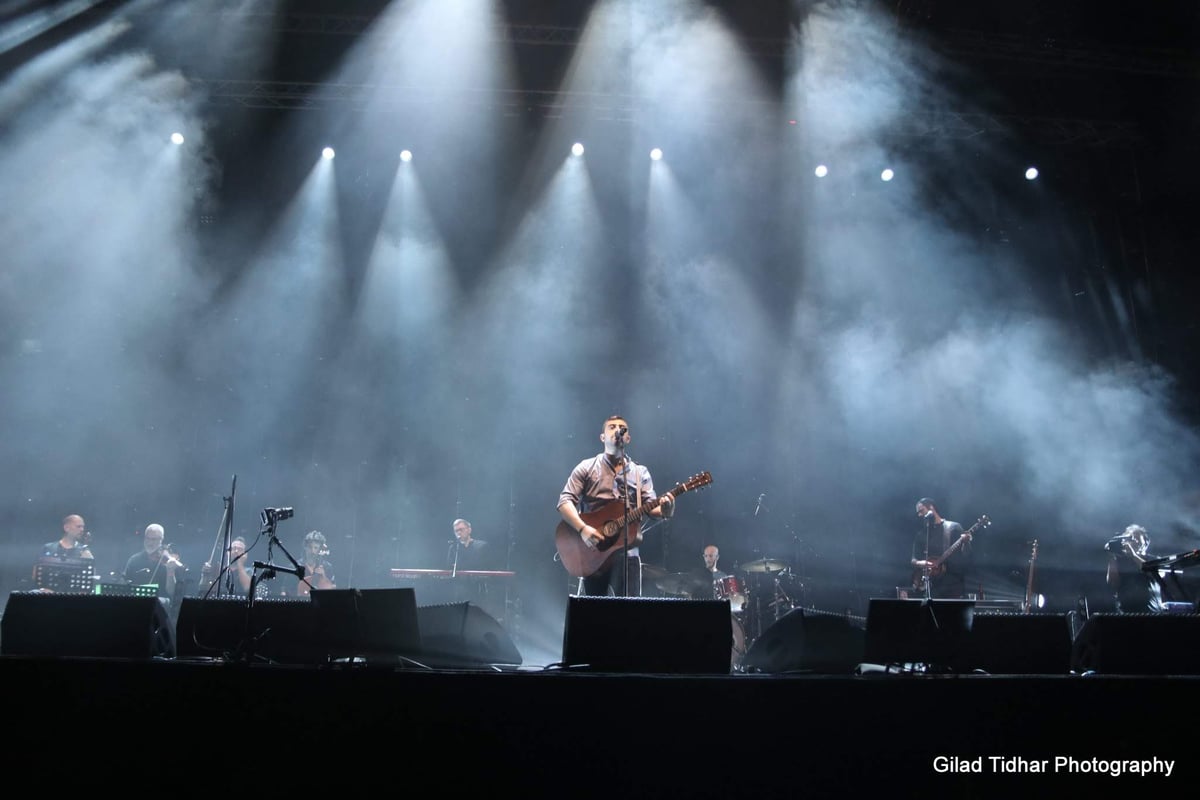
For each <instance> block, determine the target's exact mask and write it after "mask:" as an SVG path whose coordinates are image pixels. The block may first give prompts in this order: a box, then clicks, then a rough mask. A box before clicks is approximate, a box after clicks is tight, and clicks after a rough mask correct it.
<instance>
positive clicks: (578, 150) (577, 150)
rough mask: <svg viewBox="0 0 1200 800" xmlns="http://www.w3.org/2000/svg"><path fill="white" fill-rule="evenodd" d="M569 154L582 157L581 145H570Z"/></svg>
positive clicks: (577, 143)
mask: <svg viewBox="0 0 1200 800" xmlns="http://www.w3.org/2000/svg"><path fill="white" fill-rule="evenodd" d="M571 154H572V155H576V156H581V155H583V145H581V144H580V143H579V142H576V143H575V144H573V145H571Z"/></svg>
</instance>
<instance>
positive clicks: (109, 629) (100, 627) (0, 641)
mask: <svg viewBox="0 0 1200 800" xmlns="http://www.w3.org/2000/svg"><path fill="white" fill-rule="evenodd" d="M0 653H2V654H4V655H23V656H65V657H70V656H79V657H86V658H131V659H140V658H172V657H174V656H175V637H174V630H173V629H172V626H171V620H170V617H169V616H168V615H167V610H166V607H165V606H163V604H162V603H160V602H159V600H158V598H156V597H120V596H112V595H91V594H44V593H41V592H13V593H12V594H10V595H9V597H8V603H7V604H6V606H5V608H4V619H3V621H2V622H0Z"/></svg>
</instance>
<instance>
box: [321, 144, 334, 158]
mask: <svg viewBox="0 0 1200 800" xmlns="http://www.w3.org/2000/svg"><path fill="white" fill-rule="evenodd" d="M333 156H334V153H333V148H332V147H326V148H325V149H324V150H322V151H321V158H323V159H325V160H326V161H328V160H330V159H331V158H333Z"/></svg>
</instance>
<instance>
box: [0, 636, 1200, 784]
mask: <svg viewBox="0 0 1200 800" xmlns="http://www.w3.org/2000/svg"><path fill="white" fill-rule="evenodd" d="M0 687H2V688H0V693H2V694H0V697H2V698H3V704H4V705H3V708H4V709H5V716H6V720H5V722H6V727H7V728H8V730H9V731H10V734H11V735H10V736H9V737H8V738H9V743H8V745H7V746H6V749H7V750H8V755H9V757H10V758H9V760H8V763H9V764H10V765H13V766H19V768H20V769H21V770H22V771H24V770H26V769H34V770H37V771H38V774H41V775H43V776H45V775H49V774H53V775H54V776H55V780H56V781H58V782H61V784H62V785H66V784H74V782H75V781H79V780H82V781H83V785H96V782H97V781H100V780H101V777H102V776H103V775H109V776H116V775H119V774H121V773H122V772H128V771H129V770H131V769H133V770H134V771H136V769H135V766H136V765H137V764H138V763H143V764H144V765H145V767H146V768H147V772H146V783H145V785H150V784H151V783H152V782H153V780H154V778H153V774H154V772H155V771H156V770H158V769H160V768H161V769H162V770H170V771H171V772H172V773H173V774H177V775H180V776H181V778H182V779H183V780H187V776H189V775H191V774H193V772H194V770H198V769H202V768H205V767H206V765H207V766H208V767H213V766H215V765H216V764H217V763H220V764H221V765H222V766H220V767H219V774H220V775H221V779H220V780H218V781H217V782H216V783H208V784H207V786H208V787H209V788H210V789H212V790H217V791H224V790H226V789H225V788H219V787H224V786H228V788H229V789H231V790H232V789H233V788H234V786H240V787H241V789H240V790H249V789H251V787H252V784H253V782H254V781H264V783H263V784H262V785H263V786H264V791H265V792H267V793H268V794H271V795H274V794H278V793H280V792H282V791H289V792H290V791H291V789H289V787H290V786H293V782H294V781H302V780H304V778H303V776H306V775H310V771H311V770H315V774H312V775H310V777H311V781H312V783H311V784H309V783H299V784H296V785H295V787H294V788H299V789H300V790H303V791H307V790H305V789H304V787H305V786H312V787H313V789H314V790H315V787H316V786H317V785H318V784H320V785H321V786H324V787H328V789H340V790H346V789H354V790H356V791H375V790H377V789H378V790H379V791H389V792H391V791H402V792H404V793H408V792H410V791H421V790H424V789H430V790H437V791H442V790H448V791H452V792H453V793H455V794H458V793H460V792H464V791H476V790H482V791H491V792H496V793H500V794H511V793H513V792H517V793H519V794H520V795H522V796H535V797H540V796H549V795H554V796H568V797H577V796H592V795H594V794H605V795H606V796H612V793H613V792H616V793H617V794H619V795H623V796H633V797H650V796H653V797H668V796H669V797H677V796H690V797H744V796H753V797H791V798H800V797H845V796H863V795H865V794H868V793H871V792H875V791H878V792H880V793H881V794H880V796H887V797H897V796H900V797H905V796H922V797H927V796H929V795H930V794H933V795H936V796H939V797H987V796H1001V795H1003V796H1011V794H1009V793H1010V792H1011V791H1014V790H1030V791H1036V792H1038V795H1035V796H1040V794H1041V793H1044V792H1045V793H1048V792H1050V791H1051V790H1055V789H1063V788H1065V789H1068V790H1069V791H1071V792H1072V793H1074V792H1075V791H1081V790H1083V789H1084V787H1085V786H1086V787H1088V790H1089V791H1090V789H1091V786H1092V785H1093V784H1094V785H1095V786H1102V787H1107V788H1110V789H1111V788H1118V787H1119V788H1121V789H1129V788H1133V787H1134V786H1136V787H1138V790H1139V791H1142V790H1153V791H1164V790H1166V791H1187V790H1188V789H1190V787H1191V786H1193V785H1194V781H1195V780H1196V778H1198V777H1200V766H1198V765H1197V764H1196V762H1195V752H1196V744H1195V741H1196V740H1195V734H1196V732H1197V731H1196V720H1197V715H1196V712H1197V711H1198V710H1200V678H1197V677H1194V676H1178V677H1173V676H1101V675H1092V676H1072V675H1046V676H1036V675H1021V676H1003V675H919V674H895V673H891V674H866V675H850V676H835V675H811V674H810V675H728V676H696V675H678V674H630V673H586V672H569V671H562V670H544V669H531V668H527V667H523V668H510V669H503V670H493V669H486V668H478V669H440V670H430V669H419V668H412V667H408V668H399V667H383V666H376V665H370V664H361V663H340V664H334V665H326V666H282V665H268V664H239V663H225V662H220V661H185V660H155V659H146V660H122V659H84V658H38V657H22V656H5V657H2V658H0ZM80 754H86V760H87V762H88V765H89V766H88V768H87V770H86V771H85V772H84V773H78V772H77V771H76V770H75V769H74V766H73V763H74V761H75V760H76V759H77V758H78V757H79V756H80ZM1056 759H1059V760H1061V763H1060V762H1056ZM1155 759H1157V761H1155ZM1127 762H1129V763H1127ZM1168 762H1170V767H1169V768H1170V769H1171V774H1170V776H1167V775H1166V774H1165V770H1166V769H1167V768H1168V767H1167V763H1168ZM1130 763H1137V764H1139V765H1143V766H1142V768H1155V769H1157V770H1159V772H1157V773H1155V774H1151V775H1141V774H1128V770H1129V769H1130ZM1114 765H1119V768H1120V769H1122V770H1125V771H1126V773H1127V774H1124V775H1123V776H1121V777H1113V776H1112V775H1111V774H1110V773H1111V771H1112V769H1114V768H1117V767H1115V766H1114ZM64 767H68V768H67V769H64ZM1039 767H1040V768H1041V771H1037V770H1038V768H1039ZM1098 769H1102V770H1105V771H1104V772H1100V773H1098V772H1096V770H1098ZM974 770H978V771H974ZM47 771H49V772H47ZM268 775H270V776H273V777H271V778H268V777H266V776H268ZM210 777H215V776H210ZM226 780H232V781H234V783H233V784H232V785H229V784H225V783H224V782H225V781H226ZM437 787H441V788H437ZM127 788H128V787H127Z"/></svg>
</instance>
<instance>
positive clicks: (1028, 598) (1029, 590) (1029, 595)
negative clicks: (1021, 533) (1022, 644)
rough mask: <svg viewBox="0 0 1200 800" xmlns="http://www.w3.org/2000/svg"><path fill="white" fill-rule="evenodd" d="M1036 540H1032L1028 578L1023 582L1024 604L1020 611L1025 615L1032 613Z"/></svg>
mask: <svg viewBox="0 0 1200 800" xmlns="http://www.w3.org/2000/svg"><path fill="white" fill-rule="evenodd" d="M1037 547H1038V543H1037V539H1034V540H1033V552H1032V553H1031V554H1030V556H1029V577H1028V578H1026V580H1025V602H1024V603H1022V604H1021V611H1023V612H1025V613H1026V614H1028V613H1030V612H1032V611H1033V606H1034V599H1035V598H1034V595H1033V565H1034V564H1035V563H1036V562H1037Z"/></svg>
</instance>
